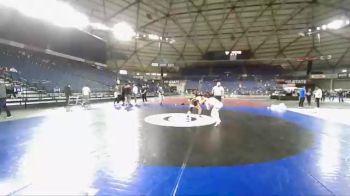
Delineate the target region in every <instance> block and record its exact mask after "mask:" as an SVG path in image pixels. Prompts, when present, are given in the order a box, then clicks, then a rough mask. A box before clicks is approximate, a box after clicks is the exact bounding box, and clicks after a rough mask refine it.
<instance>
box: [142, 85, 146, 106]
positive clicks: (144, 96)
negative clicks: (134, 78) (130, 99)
mask: <svg viewBox="0 0 350 196" xmlns="http://www.w3.org/2000/svg"><path fill="white" fill-rule="evenodd" d="M141 96H142V102H147V86H146V85H143V86H142V88H141Z"/></svg>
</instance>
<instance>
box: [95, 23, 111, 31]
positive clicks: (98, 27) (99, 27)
mask: <svg viewBox="0 0 350 196" xmlns="http://www.w3.org/2000/svg"><path fill="white" fill-rule="evenodd" d="M90 27H91V28H93V29H96V30H101V31H109V30H111V28H109V27H107V26H106V25H105V24H102V23H90Z"/></svg>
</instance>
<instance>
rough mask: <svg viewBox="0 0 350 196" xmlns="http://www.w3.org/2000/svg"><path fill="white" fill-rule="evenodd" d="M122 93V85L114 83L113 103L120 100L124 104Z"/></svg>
mask: <svg viewBox="0 0 350 196" xmlns="http://www.w3.org/2000/svg"><path fill="white" fill-rule="evenodd" d="M122 94H123V93H122V87H121V86H120V85H119V84H117V85H115V87H114V105H115V102H117V104H119V102H120V101H123V104H124V100H123V96H122Z"/></svg>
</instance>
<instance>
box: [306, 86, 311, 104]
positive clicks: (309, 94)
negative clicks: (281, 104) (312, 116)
mask: <svg viewBox="0 0 350 196" xmlns="http://www.w3.org/2000/svg"><path fill="white" fill-rule="evenodd" d="M311 97H312V91H311V88H309V89H308V90H307V93H306V100H307V105H308V106H311Z"/></svg>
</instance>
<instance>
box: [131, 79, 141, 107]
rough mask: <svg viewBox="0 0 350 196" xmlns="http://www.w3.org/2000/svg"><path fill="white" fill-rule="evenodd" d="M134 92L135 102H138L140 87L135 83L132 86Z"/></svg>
mask: <svg viewBox="0 0 350 196" xmlns="http://www.w3.org/2000/svg"><path fill="white" fill-rule="evenodd" d="M132 94H133V97H134V100H135V104H137V95H138V94H139V87H138V86H137V85H136V84H134V85H133V87H132Z"/></svg>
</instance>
